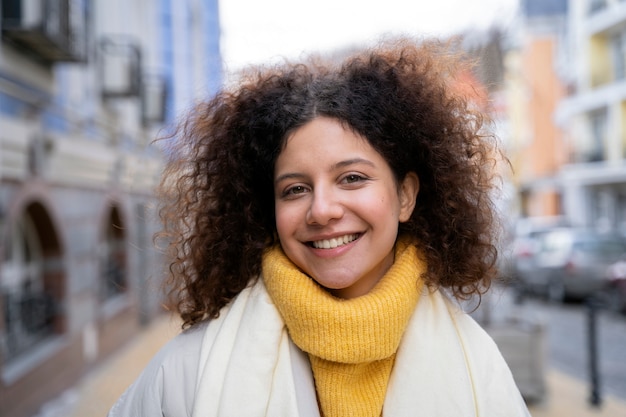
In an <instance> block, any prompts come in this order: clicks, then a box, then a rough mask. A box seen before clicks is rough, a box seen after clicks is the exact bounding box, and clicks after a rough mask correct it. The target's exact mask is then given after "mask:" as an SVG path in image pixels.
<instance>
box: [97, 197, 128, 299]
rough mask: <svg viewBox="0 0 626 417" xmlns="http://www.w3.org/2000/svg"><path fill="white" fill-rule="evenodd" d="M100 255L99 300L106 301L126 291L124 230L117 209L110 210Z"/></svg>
mask: <svg viewBox="0 0 626 417" xmlns="http://www.w3.org/2000/svg"><path fill="white" fill-rule="evenodd" d="M101 247H102V253H101V255H102V256H101V274H102V285H101V292H100V294H101V298H102V299H103V300H108V299H111V298H114V297H115V296H117V295H120V294H122V293H124V292H125V291H126V250H125V239H124V228H123V227H122V222H121V218H120V214H119V211H118V209H117V208H112V209H111V212H110V214H109V219H108V223H107V226H106V231H105V236H104V241H103V242H102V246H101Z"/></svg>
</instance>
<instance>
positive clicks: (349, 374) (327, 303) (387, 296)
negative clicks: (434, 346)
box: [263, 240, 426, 417]
mask: <svg viewBox="0 0 626 417" xmlns="http://www.w3.org/2000/svg"><path fill="white" fill-rule="evenodd" d="M425 270H426V266H425V263H424V262H423V261H422V260H421V257H420V256H419V253H418V251H417V249H416V248H415V246H414V245H411V244H408V242H406V241H403V240H400V241H398V243H397V244H396V248H395V261H394V264H393V265H392V266H391V268H390V269H389V271H387V273H386V274H385V276H384V277H383V278H382V279H381V280H380V281H379V282H378V284H377V285H376V286H375V287H374V288H373V289H372V290H371V291H370V292H369V293H368V294H366V295H363V296H361V297H357V298H353V299H349V300H344V299H340V298H337V297H334V296H333V295H331V294H330V293H329V292H327V291H326V290H324V289H323V288H322V287H320V286H319V285H318V284H317V283H316V282H315V281H313V280H312V279H310V278H309V277H308V276H307V275H305V274H303V273H302V272H301V271H300V270H299V269H298V268H297V267H296V266H295V265H294V264H293V263H292V262H291V261H290V260H289V259H288V258H287V257H286V256H285V254H284V253H283V251H282V250H281V249H280V247H278V246H277V247H275V248H273V249H271V250H269V251H267V252H266V253H265V255H264V258H263V279H264V281H265V286H266V287H267V291H268V293H269V295H270V297H271V298H272V300H273V301H274V303H275V304H276V307H277V308H278V311H279V312H280V314H281V316H282V317H283V320H284V321H285V324H286V326H287V329H288V331H289V334H290V336H291V339H292V340H293V342H294V343H295V344H296V345H297V346H298V347H299V348H300V349H302V350H303V351H304V352H307V353H308V355H309V359H310V361H311V367H312V369H313V375H314V378H315V387H316V390H317V397H318V402H319V403H320V408H321V412H322V414H323V415H324V416H325V417H345V416H354V417H360V416H363V417H365V416H367V417H378V416H380V415H381V412H382V407H383V402H384V400H385V394H386V390H387V383H388V381H389V375H390V374H391V368H392V366H393V362H394V358H395V355H396V351H397V350H398V346H399V344H400V340H401V338H402V334H403V333H404V330H405V328H406V326H407V324H408V321H409V318H410V317H411V314H412V313H413V310H414V309H415V306H416V305H417V300H418V297H419V294H420V292H421V289H422V285H423V282H422V280H421V279H420V276H421V274H422V273H423V272H425Z"/></svg>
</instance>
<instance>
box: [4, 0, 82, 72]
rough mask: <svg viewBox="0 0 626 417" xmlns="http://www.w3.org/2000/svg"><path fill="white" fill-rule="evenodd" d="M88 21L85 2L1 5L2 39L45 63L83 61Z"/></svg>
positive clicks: (7, 0) (8, 0)
mask: <svg viewBox="0 0 626 417" xmlns="http://www.w3.org/2000/svg"><path fill="white" fill-rule="evenodd" d="M85 21H86V15H85V8H84V4H83V2H82V1H76V0H48V1H28V0H4V1H2V23H1V24H2V36H3V38H4V39H5V40H6V41H7V42H10V43H12V44H14V45H15V46H16V47H17V48H19V49H20V50H21V51H24V52H25V53H28V54H30V55H32V56H34V57H36V58H37V59H39V60H41V61H44V62H46V63H54V62H81V61H84V59H85V56H86V32H85Z"/></svg>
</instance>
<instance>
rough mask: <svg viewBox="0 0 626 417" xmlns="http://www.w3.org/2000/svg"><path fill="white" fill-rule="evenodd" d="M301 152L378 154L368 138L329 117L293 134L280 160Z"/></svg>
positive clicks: (319, 119)
mask: <svg viewBox="0 0 626 417" xmlns="http://www.w3.org/2000/svg"><path fill="white" fill-rule="evenodd" d="M301 152H315V153H316V154H318V155H319V154H323V153H330V154H333V153H337V152H368V153H369V152H373V153H376V154H378V152H376V150H375V149H374V148H373V147H372V146H371V145H370V143H369V141H368V140H367V139H366V138H364V137H363V136H361V135H359V134H358V133H356V132H355V131H354V130H352V129H350V127H349V126H348V125H347V124H346V123H342V122H341V121H339V120H336V119H333V118H329V117H318V118H315V119H313V120H311V121H310V122H308V123H306V124H304V125H303V126H300V127H299V128H297V129H295V130H294V131H293V132H291V134H289V135H288V136H287V138H286V140H285V142H284V144H283V147H282V150H281V153H280V155H279V158H280V157H281V156H283V157H284V156H285V155H293V154H297V153H301ZM338 156H340V155H338Z"/></svg>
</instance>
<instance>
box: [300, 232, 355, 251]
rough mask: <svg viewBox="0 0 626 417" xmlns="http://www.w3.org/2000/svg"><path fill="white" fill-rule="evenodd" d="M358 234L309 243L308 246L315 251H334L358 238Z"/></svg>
mask: <svg viewBox="0 0 626 417" xmlns="http://www.w3.org/2000/svg"><path fill="white" fill-rule="evenodd" d="M359 236H360V234H358V233H353V234H349V235H344V236H338V237H335V238H332V239H322V240H315V241H312V242H309V245H310V246H311V247H313V248H315V249H335V248H338V247H339V246H343V245H347V244H348V243H351V242H354V241H355V240H357V239H358V238H359Z"/></svg>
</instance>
